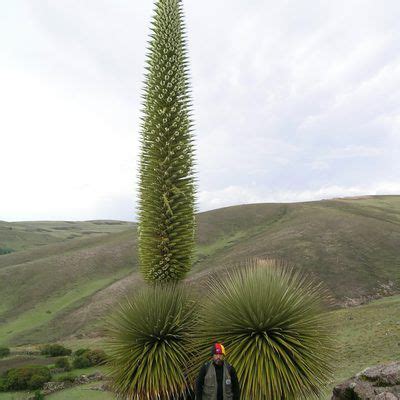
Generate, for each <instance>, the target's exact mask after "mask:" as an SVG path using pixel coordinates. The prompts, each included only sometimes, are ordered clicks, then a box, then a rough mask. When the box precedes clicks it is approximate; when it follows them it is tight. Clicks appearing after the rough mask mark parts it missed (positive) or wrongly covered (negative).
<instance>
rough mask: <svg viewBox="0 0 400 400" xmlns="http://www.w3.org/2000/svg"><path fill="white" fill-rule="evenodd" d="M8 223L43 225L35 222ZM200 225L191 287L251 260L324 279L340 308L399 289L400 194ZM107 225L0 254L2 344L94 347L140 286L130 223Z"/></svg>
mask: <svg viewBox="0 0 400 400" xmlns="http://www.w3.org/2000/svg"><path fill="white" fill-rule="evenodd" d="M117 222H118V221H117ZM4 224H6V225H7V226H11V227H13V230H14V228H15V229H18V230H20V229H22V227H23V226H24V229H28V227H29V229H32V230H33V229H35V226H36V225H37V226H38V229H42V228H43V229H47V228H46V223H41V222H30V223H29V226H26V225H24V224H25V223H2V222H0V226H2V225H4ZM49 224H50V223H49ZM51 224H52V226H53V227H56V226H57V224H59V225H60V226H61V227H62V226H64V225H65V226H70V229H69V230H68V232H69V233H70V234H73V233H74V232H77V233H79V232H81V231H82V230H83V229H82V226H81V225H80V224H81V223H80V222H76V223H75V222H74V223H65V222H59V223H57V222H52V223H51ZM82 224H85V223H82ZM91 224H94V223H91ZM196 225H197V234H196V237H197V254H198V260H197V262H196V263H195V264H194V266H193V268H192V270H191V271H190V273H189V274H188V279H190V281H191V283H193V286H194V289H196V288H198V287H201V286H200V284H201V283H202V282H203V280H204V279H207V276H208V274H209V273H212V272H216V273H220V272H221V271H223V270H224V269H225V268H229V267H230V266H232V265H237V264H238V263H239V262H241V261H245V260H247V259H249V258H252V257H259V258H266V257H269V258H278V259H284V260H286V261H287V263H288V264H290V265H296V268H298V269H299V270H301V271H304V272H307V273H309V274H311V275H313V276H315V277H316V278H317V279H318V280H322V281H323V282H324V284H325V285H326V286H327V288H328V289H329V290H330V292H331V295H332V296H333V298H334V300H335V302H336V304H337V305H341V304H343V303H344V302H345V301H346V300H347V297H351V298H361V297H367V296H375V295H377V294H381V295H383V296H387V295H388V294H390V293H395V292H396V290H399V289H400V285H399V278H400V255H399V250H398V249H399V248H400V196H373V197H371V198H360V199H344V200H325V201H315V202H307V203H293V204H253V205H244V206H235V207H227V208H223V209H219V210H213V211H209V212H205V213H200V214H198V215H197V223H196ZM16 226H17V227H16ZM95 226H97V225H95V224H94V225H93V228H94V227H95ZM98 226H99V227H101V228H102V229H103V227H104V229H106V228H107V227H108V225H98ZM74 227H76V230H74V229H75V228H74ZM109 228H110V229H111V228H118V229H120V231H114V232H109V233H107V234H106V233H105V234H103V235H102V236H100V235H99V236H98V237H95V236H93V237H92V235H87V236H88V237H82V238H80V239H76V240H64V241H58V242H53V243H51V242H50V244H48V245H45V246H43V245H40V246H39V245H37V242H35V241H32V242H30V241H29V238H27V242H26V244H27V246H28V249H27V250H25V251H17V252H14V253H12V254H8V255H5V256H2V257H0V318H1V321H2V322H1V324H0V331H1V333H0V345H6V346H10V345H18V344H22V343H25V344H28V343H40V342H41V343H49V342H55V341H59V340H60V339H63V338H65V337H70V336H72V335H74V336H75V337H76V338H77V337H80V338H81V339H80V341H81V343H85V341H86V342H87V343H86V344H82V345H81V347H82V346H88V347H93V346H94V345H93V344H92V342H93V341H94V340H97V339H95V338H93V335H101V332H102V329H103V327H102V326H101V323H100V321H101V320H102V318H101V317H102V316H103V315H104V313H105V312H107V309H108V308H109V307H110V306H111V307H112V306H114V305H116V304H118V302H119V301H120V300H121V299H122V298H124V297H125V296H126V295H129V294H130V293H132V292H134V291H136V290H137V288H138V287H140V286H141V285H143V281H142V280H141V279H140V276H139V274H138V273H137V272H136V271H137V269H138V267H137V266H138V262H137V260H138V257H137V252H136V248H137V237H136V232H135V225H134V224H128V223H127V224H124V225H115V226H113V225H110V227H109ZM4 232H8V229H7V230H1V229H0V243H1V244H2V245H3V244H4V245H6V244H7V243H6V242H4V241H3V234H4ZM54 232H55V234H56V233H57V232H60V234H61V233H62V232H63V231H62V230H60V231H57V230H54ZM27 233H29V232H27ZM19 234H20V235H22V236H23V232H22V231H19ZM7 245H8V246H10V247H13V248H16V247H15V246H13V245H12V244H11V243H10V244H7ZM132 271H133V272H132ZM387 285H389V286H390V287H391V290H389V291H388V290H386V288H385V286H387ZM64 296H65V297H64ZM88 334H90V337H89V335H88ZM99 337H100V336H99Z"/></svg>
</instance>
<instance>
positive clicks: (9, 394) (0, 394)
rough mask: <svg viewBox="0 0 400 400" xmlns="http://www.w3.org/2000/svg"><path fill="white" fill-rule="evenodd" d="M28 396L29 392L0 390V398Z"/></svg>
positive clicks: (22, 399)
mask: <svg viewBox="0 0 400 400" xmlns="http://www.w3.org/2000/svg"><path fill="white" fill-rule="evenodd" d="M28 396H29V392H22V391H18V392H1V391H0V400H26V399H27V397H28Z"/></svg>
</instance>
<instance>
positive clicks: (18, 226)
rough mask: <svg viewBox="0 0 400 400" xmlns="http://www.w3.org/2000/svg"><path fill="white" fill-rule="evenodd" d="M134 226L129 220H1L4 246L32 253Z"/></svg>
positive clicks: (0, 225) (0, 244)
mask: <svg viewBox="0 0 400 400" xmlns="http://www.w3.org/2000/svg"><path fill="white" fill-rule="evenodd" d="M132 225H133V224H132V223H130V222H125V221H34V222H31V221H28V222H5V221H0V247H1V248H11V249H13V250H15V251H20V250H28V249H31V248H33V247H36V246H42V245H47V244H49V243H59V242H62V241H64V240H70V239H77V238H78V239H79V238H85V237H88V236H89V235H91V236H102V235H108V234H110V233H117V232H121V231H123V230H126V229H127V228H129V226H132Z"/></svg>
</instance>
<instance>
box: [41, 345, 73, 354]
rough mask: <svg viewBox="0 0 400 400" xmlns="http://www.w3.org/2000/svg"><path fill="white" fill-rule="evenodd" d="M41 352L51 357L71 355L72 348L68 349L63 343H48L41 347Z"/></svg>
mask: <svg viewBox="0 0 400 400" xmlns="http://www.w3.org/2000/svg"><path fill="white" fill-rule="evenodd" d="M40 352H41V354H42V355H45V356H49V357H59V356H69V355H71V354H72V350H71V349H67V348H66V347H64V346H62V345H61V344H46V345H44V346H43V347H42V348H41V351H40Z"/></svg>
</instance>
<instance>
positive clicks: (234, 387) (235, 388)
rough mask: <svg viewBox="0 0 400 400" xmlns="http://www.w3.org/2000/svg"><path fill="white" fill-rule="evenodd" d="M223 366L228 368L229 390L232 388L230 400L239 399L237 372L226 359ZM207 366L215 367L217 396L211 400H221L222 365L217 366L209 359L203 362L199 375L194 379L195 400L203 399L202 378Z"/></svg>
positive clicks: (205, 373)
mask: <svg viewBox="0 0 400 400" xmlns="http://www.w3.org/2000/svg"><path fill="white" fill-rule="evenodd" d="M224 364H225V366H226V367H227V368H228V371H229V375H230V380H231V382H230V385H231V390H232V395H233V397H232V400H240V387H239V381H238V378H237V374H236V371H235V369H234V368H233V367H232V366H231V365H230V364H228V363H227V362H226V361H224ZM209 368H215V375H216V378H217V397H216V398H215V399H212V400H223V399H224V397H223V391H224V389H223V387H224V382H223V376H224V365H221V366H218V365H215V364H214V363H213V361H209V362H207V363H205V364H204V365H203V366H202V367H201V369H200V372H199V376H198V377H197V381H196V400H204V399H203V393H204V380H205V377H206V375H207V372H208V369H209Z"/></svg>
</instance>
